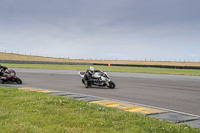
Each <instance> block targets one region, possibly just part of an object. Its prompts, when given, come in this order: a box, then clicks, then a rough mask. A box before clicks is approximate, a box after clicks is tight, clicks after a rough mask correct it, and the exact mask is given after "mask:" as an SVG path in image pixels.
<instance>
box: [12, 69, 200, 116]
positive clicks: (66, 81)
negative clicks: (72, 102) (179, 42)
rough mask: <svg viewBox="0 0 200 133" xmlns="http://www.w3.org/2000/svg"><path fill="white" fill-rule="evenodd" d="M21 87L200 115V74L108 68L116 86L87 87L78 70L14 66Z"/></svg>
mask: <svg viewBox="0 0 200 133" xmlns="http://www.w3.org/2000/svg"><path fill="white" fill-rule="evenodd" d="M14 70H15V71H16V72H17V75H18V76H19V77H20V78H21V79H22V81H23V84H22V85H16V84H14V85H13V86H18V87H35V88H43V89H49V90H57V91H65V92H73V93H80V94H85V95H92V96H98V97H105V98H110V99H117V100H122V101H127V102H133V103H138V104H144V105H148V106H154V107H159V108H165V109H169V110H175V111H180V112H184V113H189V114H193V115H198V116H200V82H199V81H200V76H183V75H163V74H139V73H117V72H108V74H109V75H110V78H111V79H112V80H113V81H114V82H115V84H116V88H115V89H109V88H106V87H105V88H104V87H92V88H85V87H84V85H83V84H82V82H81V77H80V76H79V75H78V71H73V70H42V69H22V68H14Z"/></svg>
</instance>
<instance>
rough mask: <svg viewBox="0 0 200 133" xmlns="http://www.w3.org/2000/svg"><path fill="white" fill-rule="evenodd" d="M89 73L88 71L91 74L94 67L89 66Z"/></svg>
mask: <svg viewBox="0 0 200 133" xmlns="http://www.w3.org/2000/svg"><path fill="white" fill-rule="evenodd" d="M89 73H90V74H93V73H94V67H92V66H91V67H90V68H89Z"/></svg>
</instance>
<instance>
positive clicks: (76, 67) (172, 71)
mask: <svg viewBox="0 0 200 133" xmlns="http://www.w3.org/2000/svg"><path fill="white" fill-rule="evenodd" d="M2 65H4V66H7V67H11V68H34V69H60V70H87V69H88V68H89V67H90V66H89V65H56V64H10V63H2ZM94 68H95V69H100V70H103V71H108V72H128V73H153V74H173V75H193V76H200V70H195V69H168V68H153V67H121V66H94Z"/></svg>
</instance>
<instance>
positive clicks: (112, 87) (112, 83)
mask: <svg viewBox="0 0 200 133" xmlns="http://www.w3.org/2000/svg"><path fill="white" fill-rule="evenodd" d="M108 88H111V89H114V88H115V83H114V82H113V81H110V82H109V86H108Z"/></svg>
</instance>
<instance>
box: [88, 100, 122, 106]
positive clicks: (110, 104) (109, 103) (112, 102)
mask: <svg viewBox="0 0 200 133" xmlns="http://www.w3.org/2000/svg"><path fill="white" fill-rule="evenodd" d="M90 103H96V104H99V105H104V106H112V105H116V104H122V103H121V102H117V101H111V100H100V101H92V102H90Z"/></svg>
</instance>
